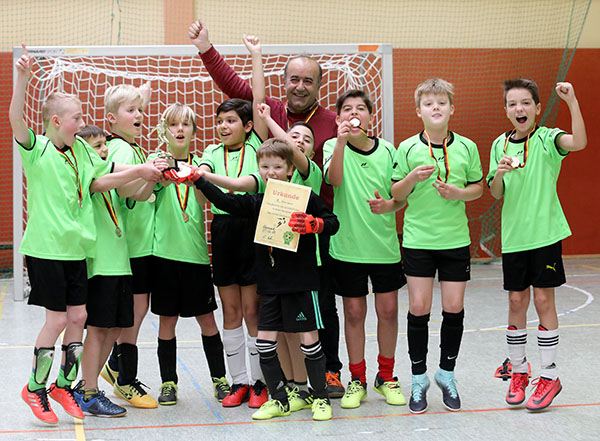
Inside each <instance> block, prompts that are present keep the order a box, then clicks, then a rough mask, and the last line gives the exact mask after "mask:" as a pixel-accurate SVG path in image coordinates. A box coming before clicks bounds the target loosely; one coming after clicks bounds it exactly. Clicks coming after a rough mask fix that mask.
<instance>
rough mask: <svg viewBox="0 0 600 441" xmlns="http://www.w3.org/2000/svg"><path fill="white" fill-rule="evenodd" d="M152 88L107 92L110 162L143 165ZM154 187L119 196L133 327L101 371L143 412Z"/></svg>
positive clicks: (149, 403) (147, 404)
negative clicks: (142, 351) (142, 344)
mask: <svg viewBox="0 0 600 441" xmlns="http://www.w3.org/2000/svg"><path fill="white" fill-rule="evenodd" d="M151 92H152V89H151V88H150V85H149V83H145V84H144V85H142V86H141V87H139V88H136V87H134V86H132V85H129V84H120V85H118V86H111V87H109V88H108V89H106V92H105V93H104V112H105V115H106V119H107V121H108V123H109V126H110V132H111V134H110V135H109V136H108V137H107V146H108V158H109V160H111V161H115V162H119V163H122V164H144V163H145V162H147V157H146V154H145V152H144V150H142V148H141V147H140V146H139V145H138V144H137V143H136V142H135V138H136V137H138V136H140V134H141V129H142V120H143V117H144V109H145V108H146V106H147V104H148V102H149V100H150V94H151ZM153 189H154V183H151V182H148V183H144V184H143V185H142V187H141V188H140V190H139V191H138V196H137V200H135V199H133V198H129V197H126V195H123V194H120V193H119V196H120V197H119V200H118V202H117V203H120V204H122V205H123V206H124V210H123V213H124V222H123V227H124V229H125V231H126V233H127V246H128V249H129V257H130V262H131V271H132V275H133V279H132V283H133V294H134V296H133V308H134V323H133V326H132V327H130V328H126V329H123V330H122V331H121V334H120V335H119V338H118V340H117V344H116V345H115V349H114V350H113V352H112V354H111V356H110V358H109V360H108V362H107V364H106V365H105V366H104V368H103V369H102V373H101V375H102V378H104V379H105V380H106V381H108V382H109V383H110V384H112V385H113V391H114V393H115V395H117V396H119V397H120V398H123V399H124V400H127V401H129V402H130V403H131V404H132V405H134V406H135V407H139V408H155V407H157V406H158V403H157V402H156V400H155V399H154V398H152V397H151V396H150V395H148V394H147V393H146V391H145V390H144V387H143V383H142V382H141V381H140V380H138V379H137V368H138V348H137V346H136V343H137V338H138V335H139V330H140V326H141V324H142V321H143V320H144V317H145V316H146V314H147V312H148V307H149V297H150V280H151V276H152V269H151V266H152V241H153V238H154V200H155V199H156V197H155V196H154V195H153V193H152V191H153Z"/></svg>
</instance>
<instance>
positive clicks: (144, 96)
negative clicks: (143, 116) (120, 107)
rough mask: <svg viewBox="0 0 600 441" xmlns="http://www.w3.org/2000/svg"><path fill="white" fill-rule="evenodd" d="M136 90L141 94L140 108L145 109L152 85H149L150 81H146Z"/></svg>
mask: <svg viewBox="0 0 600 441" xmlns="http://www.w3.org/2000/svg"><path fill="white" fill-rule="evenodd" d="M138 90H139V91H140V93H141V94H142V110H143V111H146V108H147V107H148V104H149V103H150V97H151V96H152V86H151V85H150V81H146V82H145V83H144V84H142V85H141V86H140V87H138Z"/></svg>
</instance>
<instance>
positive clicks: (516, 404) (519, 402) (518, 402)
mask: <svg viewBox="0 0 600 441" xmlns="http://www.w3.org/2000/svg"><path fill="white" fill-rule="evenodd" d="M505 401H506V404H508V405H509V406H518V405H519V404H523V401H525V397H523V399H522V400H521V401H513V402H512V403H511V402H510V401H508V398H507V399H506V400H505Z"/></svg>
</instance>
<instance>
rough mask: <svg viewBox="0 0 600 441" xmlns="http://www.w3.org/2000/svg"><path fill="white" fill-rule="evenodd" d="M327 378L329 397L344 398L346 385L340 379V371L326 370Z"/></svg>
mask: <svg viewBox="0 0 600 441" xmlns="http://www.w3.org/2000/svg"><path fill="white" fill-rule="evenodd" d="M325 380H326V381H327V394H328V395H329V398H342V397H343V396H344V392H346V390H345V389H344V385H343V384H342V382H341V381H340V373H339V372H326V373H325Z"/></svg>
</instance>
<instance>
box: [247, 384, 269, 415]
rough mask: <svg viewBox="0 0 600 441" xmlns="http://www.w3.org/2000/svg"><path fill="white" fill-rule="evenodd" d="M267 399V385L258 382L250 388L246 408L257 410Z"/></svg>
mask: <svg viewBox="0 0 600 441" xmlns="http://www.w3.org/2000/svg"><path fill="white" fill-rule="evenodd" d="M268 399H269V391H268V390H267V385H266V384H265V383H263V382H262V381H260V380H258V381H257V382H256V383H254V385H253V386H252V387H251V388H250V399H249V400H248V407H252V408H254V409H258V408H259V407H260V406H262V405H263V404H265V403H266V402H267V400H268Z"/></svg>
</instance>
